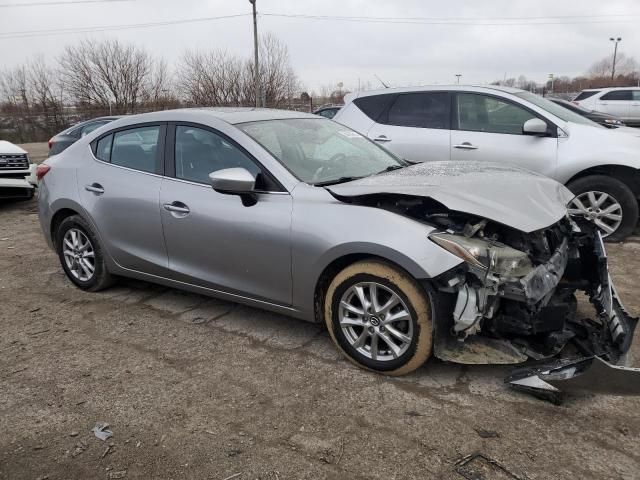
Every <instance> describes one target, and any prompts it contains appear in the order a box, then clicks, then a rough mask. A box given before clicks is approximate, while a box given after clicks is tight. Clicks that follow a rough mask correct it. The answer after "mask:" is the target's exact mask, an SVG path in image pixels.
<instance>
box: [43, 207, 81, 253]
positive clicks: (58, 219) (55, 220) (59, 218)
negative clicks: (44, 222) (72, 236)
mask: <svg viewBox="0 0 640 480" xmlns="http://www.w3.org/2000/svg"><path fill="white" fill-rule="evenodd" d="M73 215H81V214H80V213H79V212H78V211H76V210H74V209H73V208H69V207H63V208H60V209H59V210H57V211H56V213H54V214H53V216H52V217H51V222H50V224H49V233H50V235H51V242H52V243H53V246H54V248H57V245H56V237H57V235H56V232H57V231H58V227H59V226H60V224H61V223H62V222H63V220H64V219H65V218H69V217H71V216H73Z"/></svg>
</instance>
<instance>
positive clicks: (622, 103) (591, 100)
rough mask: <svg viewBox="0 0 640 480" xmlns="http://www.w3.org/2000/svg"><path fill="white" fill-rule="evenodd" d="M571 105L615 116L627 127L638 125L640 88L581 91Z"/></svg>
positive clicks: (639, 120)
mask: <svg viewBox="0 0 640 480" xmlns="http://www.w3.org/2000/svg"><path fill="white" fill-rule="evenodd" d="M573 103H575V104H577V105H580V106H581V107H584V108H588V109H590V110H595V111H596V112H602V113H608V114H609V115H615V116H616V117H618V118H620V119H621V120H622V121H624V122H625V123H626V124H628V125H640V88H639V87H616V88H593V89H588V90H583V91H582V92H580V94H578V96H577V97H576V98H574V99H573Z"/></svg>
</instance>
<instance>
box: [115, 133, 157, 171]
mask: <svg viewBox="0 0 640 480" xmlns="http://www.w3.org/2000/svg"><path fill="white" fill-rule="evenodd" d="M159 138H160V126H159V125H154V126H149V127H140V128H132V129H129V130H121V131H119V132H115V133H114V135H113V145H112V147H111V163H112V164H114V165H120V166H121V167H127V168H132V169H134V170H140V171H143V172H149V173H156V172H157V171H158V168H157V164H158V162H157V158H158V143H159Z"/></svg>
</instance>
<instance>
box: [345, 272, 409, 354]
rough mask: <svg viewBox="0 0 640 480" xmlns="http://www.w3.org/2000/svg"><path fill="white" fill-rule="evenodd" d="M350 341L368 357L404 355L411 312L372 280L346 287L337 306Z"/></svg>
mask: <svg viewBox="0 0 640 480" xmlns="http://www.w3.org/2000/svg"><path fill="white" fill-rule="evenodd" d="M338 315H339V324H340V327H341V329H342V332H343V334H344V336H345V337H346V339H347V341H348V342H349V344H350V345H351V346H352V347H353V348H354V349H355V350H357V351H358V353H360V354H362V355H364V356H365V357H367V358H370V359H372V360H377V361H390V360H394V359H396V358H398V357H400V356H401V355H402V354H404V353H405V352H406V351H407V349H408V348H409V346H410V345H411V342H412V340H413V335H414V329H413V319H412V317H411V313H410V311H409V309H408V308H407V305H405V303H404V301H403V300H402V298H400V296H399V295H398V293H396V292H394V291H393V290H391V289H390V288H388V287H386V286H384V285H381V284H379V283H375V282H360V283H357V284H355V285H352V286H351V287H349V289H347V290H346V291H345V292H344V294H343V295H342V298H341V299H340V305H339V309H338Z"/></svg>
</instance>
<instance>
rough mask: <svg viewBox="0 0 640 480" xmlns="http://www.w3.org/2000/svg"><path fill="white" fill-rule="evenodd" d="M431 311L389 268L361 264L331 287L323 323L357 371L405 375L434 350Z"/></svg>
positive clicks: (415, 288) (410, 283)
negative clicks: (358, 368) (362, 369)
mask: <svg viewBox="0 0 640 480" xmlns="http://www.w3.org/2000/svg"><path fill="white" fill-rule="evenodd" d="M431 315H432V314H431V305H430V301H429V297H428V296H427V294H426V292H425V291H424V290H423V289H422V288H421V287H420V285H419V284H418V282H416V281H415V279H413V278H412V277H411V276H410V275H409V274H407V273H406V272H405V271H403V270H401V269H400V268H398V267H395V266H393V265H391V264H389V263H386V262H383V261H379V260H364V261H360V262H357V263H354V264H353V265H350V266H348V267H346V268H345V269H344V270H342V271H341V272H340V273H338V274H337V275H336V276H335V277H334V279H333V280H332V281H331V283H330V284H329V287H328V288H327V291H326V295H325V303H324V320H325V323H326V325H327V329H328V330H329V334H330V335H331V339H332V340H333V342H334V343H335V344H336V346H337V347H338V349H339V350H340V351H341V352H342V353H343V354H344V355H345V356H346V357H347V359H349V360H350V361H351V362H352V363H354V364H355V365H357V366H358V367H361V368H365V369H367V370H371V371H374V372H378V373H384V374H385V375H394V376H396V375H405V374H407V373H410V372H412V371H414V370H415V369H416V368H418V367H419V366H421V365H422V364H423V363H424V362H425V361H426V360H427V359H428V358H429V357H430V356H431V352H432V348H433V325H432V320H431V318H432V317H431Z"/></svg>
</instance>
